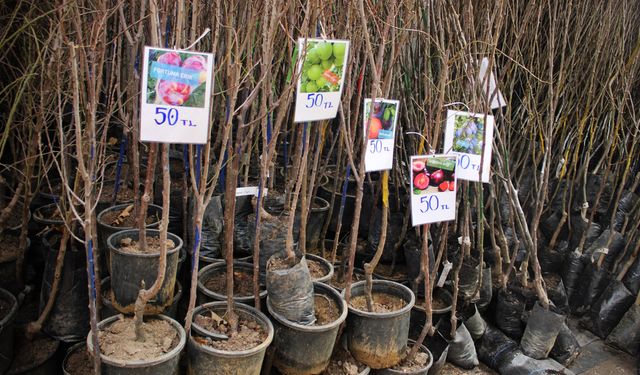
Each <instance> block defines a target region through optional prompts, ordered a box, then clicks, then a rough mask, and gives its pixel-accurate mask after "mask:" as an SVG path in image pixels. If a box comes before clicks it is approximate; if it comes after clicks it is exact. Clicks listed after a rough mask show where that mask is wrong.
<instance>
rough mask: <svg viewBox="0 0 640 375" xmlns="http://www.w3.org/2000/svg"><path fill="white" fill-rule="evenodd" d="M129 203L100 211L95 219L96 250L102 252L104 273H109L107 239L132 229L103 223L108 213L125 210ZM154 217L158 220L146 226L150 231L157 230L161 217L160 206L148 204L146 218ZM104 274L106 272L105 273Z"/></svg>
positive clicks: (109, 262)
mask: <svg viewBox="0 0 640 375" xmlns="http://www.w3.org/2000/svg"><path fill="white" fill-rule="evenodd" d="M130 205H131V204H130V203H125V204H118V205H115V206H111V207H109V208H107V209H104V210H102V212H100V213H99V214H98V216H97V218H96V220H97V222H98V223H97V226H98V233H97V234H98V249H101V250H102V254H103V257H102V259H104V261H105V263H106V264H107V268H106V269H105V268H104V267H103V269H104V270H105V271H108V273H111V261H110V259H111V254H110V248H109V245H107V240H108V239H109V237H110V236H111V235H112V234H114V233H116V232H120V231H122V230H126V229H134V228H133V227H124V226H120V227H116V226H113V225H111V224H110V223H107V222H106V221H105V217H106V215H107V214H108V213H109V212H113V211H116V212H119V211H122V210H124V209H125V208H127V207H128V206H130ZM152 215H155V216H156V217H157V218H158V220H157V221H155V222H153V223H151V224H148V225H147V228H148V229H151V228H157V227H158V225H159V224H160V217H161V215H162V207H160V206H156V205H155V204H149V208H148V209H147V217H149V216H152ZM105 274H106V272H105Z"/></svg>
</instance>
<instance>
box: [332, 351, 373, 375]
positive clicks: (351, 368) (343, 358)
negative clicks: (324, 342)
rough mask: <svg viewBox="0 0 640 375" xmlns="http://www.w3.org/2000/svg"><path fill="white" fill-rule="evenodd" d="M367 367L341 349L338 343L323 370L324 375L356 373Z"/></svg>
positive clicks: (355, 374) (351, 374) (352, 374)
mask: <svg viewBox="0 0 640 375" xmlns="http://www.w3.org/2000/svg"><path fill="white" fill-rule="evenodd" d="M366 368H367V366H366V365H363V364H362V363H360V362H358V361H357V360H356V359H355V358H353V357H352V356H351V354H350V353H349V352H347V351H345V350H342V348H341V347H340V345H336V350H335V351H334V352H333V355H332V356H331V361H330V362H329V366H327V369H326V370H324V372H323V373H322V374H324V375H358V374H359V373H361V372H362V371H364V370H365V369H366Z"/></svg>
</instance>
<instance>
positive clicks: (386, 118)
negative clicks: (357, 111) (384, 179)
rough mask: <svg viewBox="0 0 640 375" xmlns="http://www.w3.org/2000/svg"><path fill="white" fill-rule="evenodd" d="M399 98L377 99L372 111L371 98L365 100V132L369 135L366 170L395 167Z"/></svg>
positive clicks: (365, 161) (365, 162) (365, 160)
mask: <svg viewBox="0 0 640 375" xmlns="http://www.w3.org/2000/svg"><path fill="white" fill-rule="evenodd" d="M399 106H400V102H399V101H397V100H386V99H376V102H375V103H374V104H373V114H372V113H371V99H365V100H364V111H363V113H364V118H363V126H364V131H363V133H364V134H365V136H366V137H367V153H366V154H365V157H364V167H365V171H367V172H373V171H383V170H388V169H391V168H393V145H394V142H395V133H396V122H397V120H398V107H399Z"/></svg>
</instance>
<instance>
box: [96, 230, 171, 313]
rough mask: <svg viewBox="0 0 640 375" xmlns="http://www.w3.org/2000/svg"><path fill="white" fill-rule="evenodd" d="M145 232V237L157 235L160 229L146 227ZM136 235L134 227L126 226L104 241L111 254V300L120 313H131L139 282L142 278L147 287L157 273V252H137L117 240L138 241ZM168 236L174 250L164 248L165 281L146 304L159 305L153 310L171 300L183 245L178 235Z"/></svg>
mask: <svg viewBox="0 0 640 375" xmlns="http://www.w3.org/2000/svg"><path fill="white" fill-rule="evenodd" d="M146 232H147V237H158V236H159V235H160V231H158V230H156V229H148V230H147V231H146ZM138 236H139V232H138V230H137V229H127V230H123V231H120V232H117V233H114V234H112V235H111V236H109V238H108V240H107V244H108V246H109V252H110V253H111V272H112V273H111V276H112V278H111V290H112V291H113V301H112V302H113V305H114V307H115V308H116V310H118V311H120V312H122V313H131V312H133V309H134V304H135V301H136V298H137V297H138V292H139V291H140V285H141V281H142V280H144V282H145V285H146V286H147V287H150V286H151V285H153V283H154V282H155V280H156V277H157V276H158V264H159V262H160V253H159V252H158V253H154V254H138V253H129V252H125V251H122V250H120V241H121V240H122V239H123V238H131V239H132V240H136V241H137V240H138V238H139V237H138ZM167 238H168V239H170V240H172V241H173V243H174V244H175V246H174V247H173V249H167V268H166V274H165V278H164V281H163V283H162V286H161V287H160V291H159V292H158V294H157V295H156V297H155V299H154V300H153V301H149V304H151V305H154V306H157V307H158V311H156V313H159V312H161V311H163V310H164V309H165V307H167V306H169V305H171V303H173V296H174V288H175V283H176V274H177V271H178V259H179V257H180V248H181V247H182V240H181V239H180V237H178V236H176V235H175V234H172V233H168V234H167Z"/></svg>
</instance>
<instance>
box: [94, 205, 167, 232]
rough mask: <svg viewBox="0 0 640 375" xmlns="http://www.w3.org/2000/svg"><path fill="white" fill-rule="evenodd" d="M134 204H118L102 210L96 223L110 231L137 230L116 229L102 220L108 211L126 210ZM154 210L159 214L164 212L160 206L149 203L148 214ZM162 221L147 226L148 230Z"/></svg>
mask: <svg viewBox="0 0 640 375" xmlns="http://www.w3.org/2000/svg"><path fill="white" fill-rule="evenodd" d="M132 204H133V203H120V204H116V205H114V206H110V207H107V208H105V209H104V210H102V211H101V212H100V213H99V214H98V216H97V217H96V222H97V223H98V224H99V225H102V226H103V227H105V228H108V229H110V230H115V231H118V230H128V229H135V227H114V226H113V225H110V224H106V223H105V222H104V221H102V218H103V216H104V214H105V213H106V212H108V211H113V210H115V209H120V208H123V209H124V208H126V207H127V206H131V205H132ZM151 208H154V209H156V210H158V212H162V207H160V206H158V205H157V204H153V203H149V207H148V208H147V212H148V211H149V209H151ZM161 221H162V219H158V220H157V221H154V222H153V223H150V224H147V226H146V228H152V227H153V226H154V225H156V224H158V223H160V222H161Z"/></svg>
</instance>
